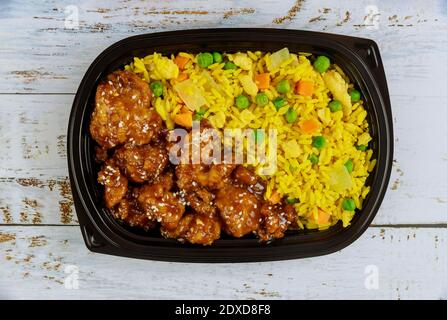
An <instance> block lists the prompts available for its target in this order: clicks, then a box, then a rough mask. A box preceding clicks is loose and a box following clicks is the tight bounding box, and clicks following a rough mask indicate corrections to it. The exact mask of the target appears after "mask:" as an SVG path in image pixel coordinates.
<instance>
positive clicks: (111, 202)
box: [98, 160, 128, 209]
mask: <svg viewBox="0 0 447 320" xmlns="http://www.w3.org/2000/svg"><path fill="white" fill-rule="evenodd" d="M98 182H99V183H100V184H102V185H103V186H104V200H105V203H106V206H107V208H109V209H110V208H113V207H114V206H115V205H117V204H118V203H119V202H120V201H121V199H122V198H123V197H124V195H125V194H126V192H127V187H128V181H127V178H126V176H125V175H123V174H122V173H121V172H120V169H119V168H118V166H116V164H115V163H114V161H111V160H108V161H106V162H105V163H104V165H103V166H102V168H101V171H99V173H98Z"/></svg>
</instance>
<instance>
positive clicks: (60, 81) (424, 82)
mask: <svg viewBox="0 0 447 320" xmlns="http://www.w3.org/2000/svg"><path fill="white" fill-rule="evenodd" d="M72 2H73V1H69V0H63V1H58V2H57V3H55V2H54V1H51V0H46V1H26V2H25V1H13V2H11V1H8V2H2V3H1V4H0V18H1V19H0V34H1V36H2V46H1V47H0V59H1V61H8V63H2V64H1V65H0V78H2V79H3V80H4V81H2V82H1V83H0V93H16V92H23V93H29V92H41V93H42V92H44V93H73V92H75V90H76V88H77V85H78V84H79V81H80V79H81V78H82V75H83V73H84V72H85V70H86V69H87V67H88V66H89V64H90V63H91V62H92V61H93V59H94V58H95V57H96V56H97V55H98V54H99V53H100V52H101V51H102V50H103V49H105V48H106V47H107V46H109V45H110V44H112V43H114V42H115V41H117V40H119V39H122V38H124V37H126V36H129V35H134V34H141V33H146V32H156V31H165V30H175V29H188V28H206V27H234V26H239V27H275V28H289V29H305V30H315V31H325V32H332V33H340V34H346V35H353V36H359V37H368V38H371V39H374V40H376V41H377V42H378V43H379V46H380V49H381V53H382V55H383V59H384V64H385V67H386V73H387V76H388V81H389V86H390V90H391V92H392V93H393V94H397V95H407V94H408V93H410V92H411V94H412V95H417V96H430V95H432V94H433V93H435V94H436V95H444V96H445V94H446V93H445V90H443V83H444V81H443V79H444V75H445V73H446V71H447V69H446V68H447V67H446V66H447V38H446V37H445V34H446V32H447V19H446V14H445V3H444V1H443V0H430V1H422V0H417V1H413V2H412V5H411V6H409V5H405V6H402V3H401V2H399V1H393V2H384V1H376V2H374V3H376V6H377V9H378V12H377V15H375V17H377V19H378V24H377V26H378V28H373V27H371V26H368V25H367V24H368V23H369V22H368V21H366V24H365V16H372V15H370V14H368V12H369V11H368V10H369V9H371V8H373V9H374V7H371V6H370V5H371V1H369V0H361V1H350V0H342V1H336V2H334V1H330V0H321V1H318V2H308V1H296V0H285V1H272V0H258V1H255V2H253V1H247V0H245V1H238V2H237V4H236V3H235V2H234V1H230V0H223V1H213V2H208V1H198V0H188V1H182V2H172V1H166V0H164V1H156V2H155V1H153V2H148V3H146V4H145V3H143V2H141V1H139V0H130V1H125V2H122V1H108V0H107V1H106V0H101V1H95V2H94V3H93V2H91V1H86V0H84V1H78V5H77V8H78V11H79V29H77V30H73V29H67V28H66V27H65V21H66V18H68V17H69V16H68V13H66V12H65V9H67V6H69V5H71V4H72ZM410 43H411V44H414V45H411V46H410V45H409V44H410ZM30 62H32V63H30Z"/></svg>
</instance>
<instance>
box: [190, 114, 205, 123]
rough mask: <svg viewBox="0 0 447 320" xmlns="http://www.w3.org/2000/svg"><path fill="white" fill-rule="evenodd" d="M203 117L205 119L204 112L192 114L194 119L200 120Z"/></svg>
mask: <svg viewBox="0 0 447 320" xmlns="http://www.w3.org/2000/svg"><path fill="white" fill-rule="evenodd" d="M202 119H203V114H198V113H195V114H194V115H193V116H192V120H193V121H200V120H202Z"/></svg>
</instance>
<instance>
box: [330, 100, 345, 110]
mask: <svg viewBox="0 0 447 320" xmlns="http://www.w3.org/2000/svg"><path fill="white" fill-rule="evenodd" d="M329 109H331V112H337V111H340V110H341V109H342V104H341V102H340V101H338V100H332V101H331V102H329Z"/></svg>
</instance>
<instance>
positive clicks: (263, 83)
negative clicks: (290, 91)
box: [255, 73, 270, 90]
mask: <svg viewBox="0 0 447 320" xmlns="http://www.w3.org/2000/svg"><path fill="white" fill-rule="evenodd" d="M255 83H256V85H257V86H258V89H261V90H263V89H268V87H269V86H270V74H269V73H260V74H257V75H255Z"/></svg>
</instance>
